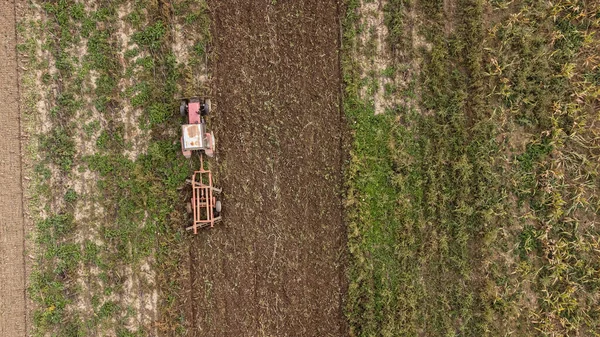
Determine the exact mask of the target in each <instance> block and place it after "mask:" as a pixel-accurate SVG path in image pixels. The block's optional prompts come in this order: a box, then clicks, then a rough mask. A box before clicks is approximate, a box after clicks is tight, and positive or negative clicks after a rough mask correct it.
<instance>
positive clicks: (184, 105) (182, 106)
mask: <svg viewBox="0 0 600 337" xmlns="http://www.w3.org/2000/svg"><path fill="white" fill-rule="evenodd" d="M187 112H188V105H187V102H186V101H185V100H182V101H181V104H180V105H179V114H180V115H181V117H185V116H187Z"/></svg>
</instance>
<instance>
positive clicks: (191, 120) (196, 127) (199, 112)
mask: <svg viewBox="0 0 600 337" xmlns="http://www.w3.org/2000/svg"><path fill="white" fill-rule="evenodd" d="M179 112H180V113H181V115H182V116H183V117H186V116H187V121H188V124H183V125H182V126H181V135H182V136H181V152H183V155H184V156H185V157H186V158H191V156H192V151H204V153H206V155H207V156H209V157H212V156H213V154H214V152H215V136H214V135H213V134H212V133H210V132H207V131H206V123H205V122H204V116H207V115H208V114H209V113H210V99H208V98H207V99H204V100H202V101H201V100H200V99H199V98H198V97H192V98H190V99H189V100H188V99H184V100H182V101H181V105H180V106H179Z"/></svg>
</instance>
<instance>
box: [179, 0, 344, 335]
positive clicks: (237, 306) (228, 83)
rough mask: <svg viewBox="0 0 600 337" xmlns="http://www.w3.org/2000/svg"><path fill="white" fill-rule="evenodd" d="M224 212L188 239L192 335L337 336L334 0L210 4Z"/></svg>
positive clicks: (339, 235)
mask: <svg viewBox="0 0 600 337" xmlns="http://www.w3.org/2000/svg"><path fill="white" fill-rule="evenodd" d="M210 5H211V10H212V11H213V14H212V19H213V25H214V27H213V37H214V44H215V50H216V53H217V55H216V57H215V61H214V64H213V66H212V68H213V73H214V85H213V90H214V92H215V99H214V101H215V102H216V109H215V113H214V115H213V118H212V121H213V125H214V129H215V133H216V135H217V147H218V151H219V153H218V156H217V167H218V172H217V175H218V177H219V178H220V179H219V180H220V181H219V182H218V184H220V185H221V186H222V187H223V190H224V195H225V200H224V214H223V216H224V218H225V220H224V222H223V223H222V224H219V225H218V227H217V228H214V229H212V230H209V231H207V232H204V233H201V234H200V235H198V236H197V237H196V238H194V239H193V243H194V245H193V247H192V249H191V254H190V258H191V277H190V281H191V294H190V296H191V301H189V303H188V305H189V308H188V310H187V311H188V313H189V317H187V321H189V322H190V324H191V325H192V329H191V330H190V332H191V333H190V335H194V336H342V335H346V334H347V332H346V325H345V319H344V316H343V311H342V302H341V301H342V298H343V294H344V274H343V272H344V271H343V266H344V259H345V253H344V237H345V228H344V226H343V223H342V210H341V199H340V194H339V193H340V190H341V184H342V177H341V170H340V165H341V156H342V154H341V135H342V125H343V121H342V120H341V114H340V109H339V106H338V103H339V88H340V75H339V62H338V54H337V50H338V47H339V39H338V37H339V36H338V35H339V25H338V3H337V2H336V1H335V0H309V1H271V0H263V1H255V0H244V1H242V0H227V1H223V0H219V1H216V0H215V1H212V2H211V3H210Z"/></svg>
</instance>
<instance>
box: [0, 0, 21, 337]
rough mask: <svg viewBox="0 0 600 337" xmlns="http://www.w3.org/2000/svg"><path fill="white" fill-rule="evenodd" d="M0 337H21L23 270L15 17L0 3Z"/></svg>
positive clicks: (11, 6) (3, 0)
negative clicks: (0, 120)
mask: <svg viewBox="0 0 600 337" xmlns="http://www.w3.org/2000/svg"><path fill="white" fill-rule="evenodd" d="M0 13H1V15H0V102H1V104H0V116H2V123H0V336H1V337H5V336H6V337H9V336H10V337H13V336H15V337H17V336H25V314H26V312H25V283H24V281H25V273H24V271H25V269H24V263H25V261H24V259H23V249H24V245H23V209H22V189H21V156H20V152H21V149H20V138H19V134H20V131H19V130H20V129H19V101H18V99H19V90H18V78H17V76H18V75H17V58H16V49H15V43H16V37H15V16H14V13H15V12H14V3H13V1H6V0H0Z"/></svg>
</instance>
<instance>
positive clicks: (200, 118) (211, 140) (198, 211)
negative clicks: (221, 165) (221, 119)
mask: <svg viewBox="0 0 600 337" xmlns="http://www.w3.org/2000/svg"><path fill="white" fill-rule="evenodd" d="M179 112H180V113H181V115H182V116H183V117H187V122H188V124H184V125H182V126H181V132H182V135H181V152H183V155H184V156H185V157H186V158H191V157H192V151H200V170H199V171H195V172H194V175H193V176H192V180H191V185H192V199H191V200H190V202H189V203H188V204H187V209H188V213H193V222H192V224H191V225H190V226H188V227H187V228H186V229H187V230H193V231H194V234H197V233H198V228H203V227H208V226H210V227H213V226H214V224H215V222H217V221H220V220H221V201H220V200H217V195H219V194H220V193H221V189H220V188H216V187H214V186H213V181H212V173H211V172H210V170H205V169H204V158H203V156H202V152H204V153H206V155H207V156H209V157H212V156H213V155H214V151H215V136H214V134H213V133H211V132H207V131H206V122H205V121H204V116H207V115H208V114H209V113H210V99H204V100H200V99H199V98H197V97H193V98H190V99H189V100H188V99H185V100H182V101H181V105H180V106H179Z"/></svg>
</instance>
